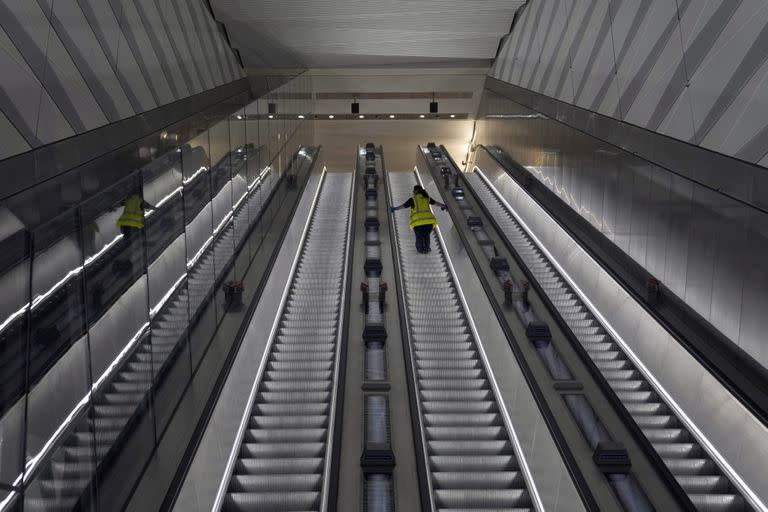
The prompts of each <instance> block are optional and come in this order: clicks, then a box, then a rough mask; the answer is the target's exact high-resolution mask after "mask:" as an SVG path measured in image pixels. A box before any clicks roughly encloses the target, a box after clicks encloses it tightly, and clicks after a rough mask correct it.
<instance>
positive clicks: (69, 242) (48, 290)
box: [29, 196, 85, 385]
mask: <svg viewBox="0 0 768 512" xmlns="http://www.w3.org/2000/svg"><path fill="white" fill-rule="evenodd" d="M55 199H56V198H55V196H54V197H50V198H49V200H55ZM60 205H61V206H62V207H63V203H60ZM32 244H33V251H34V253H33V260H32V261H33V267H32V313H31V322H32V326H31V331H30V336H31V339H30V348H29V382H30V385H32V383H35V382H37V381H38V380H39V379H40V378H41V377H42V375H43V374H44V373H45V372H46V371H47V370H48V369H49V368H50V367H51V366H52V365H53V364H54V363H55V362H56V360H57V359H58V358H59V357H60V356H61V355H62V354H63V353H64V352H65V351H66V350H67V349H69V347H70V346H71V345H72V344H73V343H74V342H75V341H77V339H78V338H79V337H80V336H81V335H82V333H83V332H84V330H85V303H84V300H83V283H82V274H83V273H82V270H83V252H82V249H81V245H80V233H79V229H78V212H77V210H76V209H69V210H66V211H65V213H62V214H61V215H59V216H57V217H55V218H53V219H50V220H49V221H48V222H46V223H45V224H43V225H41V226H38V227H37V228H36V229H35V230H34V231H33V232H32Z"/></svg>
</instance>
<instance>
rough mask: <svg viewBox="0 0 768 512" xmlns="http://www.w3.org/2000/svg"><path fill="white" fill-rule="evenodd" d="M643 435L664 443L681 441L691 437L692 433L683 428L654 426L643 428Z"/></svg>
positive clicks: (652, 440) (650, 439) (653, 440)
mask: <svg viewBox="0 0 768 512" xmlns="http://www.w3.org/2000/svg"><path fill="white" fill-rule="evenodd" d="M643 435H645V437H647V438H648V440H649V441H651V442H652V443H653V442H663V443H679V442H682V441H687V440H689V439H690V437H691V436H690V435H689V434H688V431H687V430H684V429H682V428H652V429H643Z"/></svg>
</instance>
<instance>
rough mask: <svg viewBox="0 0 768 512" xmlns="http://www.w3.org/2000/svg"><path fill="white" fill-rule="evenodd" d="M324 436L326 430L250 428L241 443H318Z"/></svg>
mask: <svg viewBox="0 0 768 512" xmlns="http://www.w3.org/2000/svg"><path fill="white" fill-rule="evenodd" d="M326 435H327V430H326V429H324V428H285V429H267V428H255V429H254V428H251V429H248V430H246V431H245V434H244V436H243V441H244V442H246V443H287V442H296V443H310V442H320V441H322V440H324V439H325V436H326Z"/></svg>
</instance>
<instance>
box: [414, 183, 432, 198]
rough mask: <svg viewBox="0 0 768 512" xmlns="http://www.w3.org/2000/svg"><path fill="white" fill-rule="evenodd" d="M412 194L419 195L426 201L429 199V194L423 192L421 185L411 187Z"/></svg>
mask: <svg viewBox="0 0 768 512" xmlns="http://www.w3.org/2000/svg"><path fill="white" fill-rule="evenodd" d="M413 193H414V194H421V197H424V198H426V199H429V194H428V193H427V191H426V190H424V187H422V186H421V185H414V186H413Z"/></svg>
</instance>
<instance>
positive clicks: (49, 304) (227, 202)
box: [0, 80, 311, 510]
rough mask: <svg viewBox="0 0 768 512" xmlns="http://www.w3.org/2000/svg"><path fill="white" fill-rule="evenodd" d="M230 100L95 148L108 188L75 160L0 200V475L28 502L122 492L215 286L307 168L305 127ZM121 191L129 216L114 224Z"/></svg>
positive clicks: (188, 364) (89, 502) (78, 500)
mask: <svg viewBox="0 0 768 512" xmlns="http://www.w3.org/2000/svg"><path fill="white" fill-rule="evenodd" d="M307 87H308V83H307V81H306V80H304V81H296V82H293V83H290V84H287V85H286V86H284V91H282V92H281V94H282V93H283V92H291V91H293V92H298V91H300V90H306V89H307ZM244 101H245V99H238V100H237V101H233V100H228V101H226V102H224V103H223V104H218V105H215V106H214V107H212V108H211V109H209V110H208V111H206V112H204V113H202V114H201V115H198V116H195V117H193V118H190V119H188V120H186V121H183V122H181V123H178V124H177V125H174V126H172V127H169V128H168V130H170V132H168V131H164V133H165V135H164V134H163V133H157V134H153V135H152V136H150V137H146V138H145V139H142V140H139V141H137V142H136V143H135V145H132V146H131V147H130V148H126V149H125V150H124V151H128V152H129V153H130V155H128V153H125V152H123V153H121V152H120V151H118V152H115V153H114V154H110V155H107V156H105V157H104V158H105V159H106V160H105V161H109V160H110V159H120V158H121V156H124V157H125V160H124V161H121V163H120V169H122V170H125V169H127V171H125V172H122V174H121V173H116V174H113V175H109V176H120V177H121V178H122V179H113V180H112V182H111V183H108V184H107V185H108V186H107V185H105V183H104V182H99V183H91V182H90V178H92V177H93V175H92V173H89V172H86V171H88V168H83V169H78V170H75V171H72V172H69V173H66V174H64V175H62V176H60V177H59V178H56V179H53V180H50V181H47V182H45V183H43V184H41V185H40V186H38V187H34V188H32V189H29V190H28V191H25V192H23V193H21V194H18V195H16V196H12V197H10V198H8V199H7V200H5V201H4V202H3V203H2V205H0V254H2V255H3V256H1V257H0V285H1V287H2V289H3V290H4V293H3V295H2V297H0V366H1V367H2V373H0V375H1V376H2V379H3V385H2V393H0V425H1V426H0V450H2V454H1V455H2V464H0V483H3V484H6V485H9V486H12V487H11V488H12V489H13V490H14V492H15V494H17V495H22V497H23V501H24V504H25V508H26V509H28V510H52V509H55V510H68V509H71V508H73V507H78V508H80V509H86V508H88V509H96V510H114V509H115V508H120V507H121V506H122V505H123V504H124V503H125V502H126V500H127V499H128V498H129V497H130V494H131V493H132V492H133V486H134V483H135V482H136V481H137V479H138V478H139V476H140V475H141V472H142V471H143V468H144V465H145V464H146V462H147V461H148V460H149V458H150V457H151V454H152V452H153V450H154V449H155V447H156V446H157V445H158V443H159V442H160V440H161V438H162V437H163V436H164V434H165V432H166V428H167V425H168V422H169V420H170V418H171V417H172V416H173V414H174V413H175V407H176V404H177V403H178V400H179V397H180V396H182V395H183V394H184V393H185V391H186V387H187V386H188V385H189V383H190V379H191V376H192V374H193V372H195V370H196V369H197V368H198V366H199V363H200V359H201V357H202V355H203V353H204V352H205V350H206V349H207V347H208V345H209V343H210V340H211V336H212V334H213V333H214V332H215V330H216V328H217V326H218V325H220V324H221V322H222V321H223V319H224V318H225V314H226V312H227V310H228V309H229V304H228V303H227V299H226V298H225V296H224V293H223V291H222V289H221V287H220V285H222V284H223V283H224V282H228V281H237V280H238V279H242V275H243V272H244V270H245V267H244V265H243V263H250V261H251V259H252V257H253V254H255V251H256V250H257V249H258V246H259V245H260V243H261V241H262V240H263V239H264V237H265V236H266V235H267V226H268V225H269V223H270V222H271V220H272V218H273V216H274V215H275V213H276V212H277V211H278V208H279V205H280V204H281V202H282V201H283V200H284V198H285V187H280V186H279V185H280V184H281V183H283V181H282V179H281V178H282V176H283V174H284V173H285V172H292V173H296V172H300V168H302V166H303V169H304V170H305V171H306V169H307V168H308V163H309V162H310V161H311V159H308V158H307V156H308V153H307V150H305V149H302V150H301V151H299V152H298V153H297V150H298V149H299V146H300V142H304V141H309V139H311V132H310V131H309V129H308V128H309V127H308V126H307V125H300V124H299V122H298V120H295V121H294V120H291V121H288V120H286V119H273V120H269V119H268V118H266V117H264V118H263V119H261V118H259V117H258V116H256V117H253V116H252V117H251V118H246V116H245V112H246V110H248V111H250V112H251V113H257V112H258V109H259V108H261V109H263V111H266V105H265V104H264V103H265V102H266V99H264V100H259V101H257V102H254V103H249V104H248V105H245V103H244ZM283 107H284V108H285V112H286V113H287V112H290V110H294V109H309V108H310V105H309V104H308V103H305V104H304V105H301V104H300V103H299V102H298V101H297V100H290V104H289V103H285V104H284V105H283ZM289 109H290V110H289ZM292 117H294V118H295V117H296V116H295V115H294V116H292ZM272 125H274V126H272ZM168 133H173V134H175V135H174V136H173V137H169V136H168V135H167V134H168ZM102 163H103V162H102ZM89 165H90V164H89ZM102 178H104V179H108V177H107V175H104V176H102ZM134 194H136V195H138V196H139V197H140V198H142V199H143V201H144V202H145V203H146V204H145V205H144V206H143V208H142V209H143V215H142V217H143V222H142V223H143V228H140V229H126V228H123V229H120V228H119V227H118V225H117V221H118V219H119V218H120V217H121V215H122V214H123V212H124V208H125V201H126V199H127V198H129V197H130V196H132V195H134ZM252 233H255V234H256V236H253V237H252V236H246V235H250V234H252ZM254 240H255V242H254ZM236 253H237V254H238V258H237V261H235V257H234V256H235V254H236ZM6 290H8V291H12V292H13V293H5V291H6ZM25 409H26V410H27V411H28V413H27V414H26V417H25V414H24V411H25ZM25 446H26V453H24V447H25ZM3 506H4V505H3V504H0V509H2V508H3Z"/></svg>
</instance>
